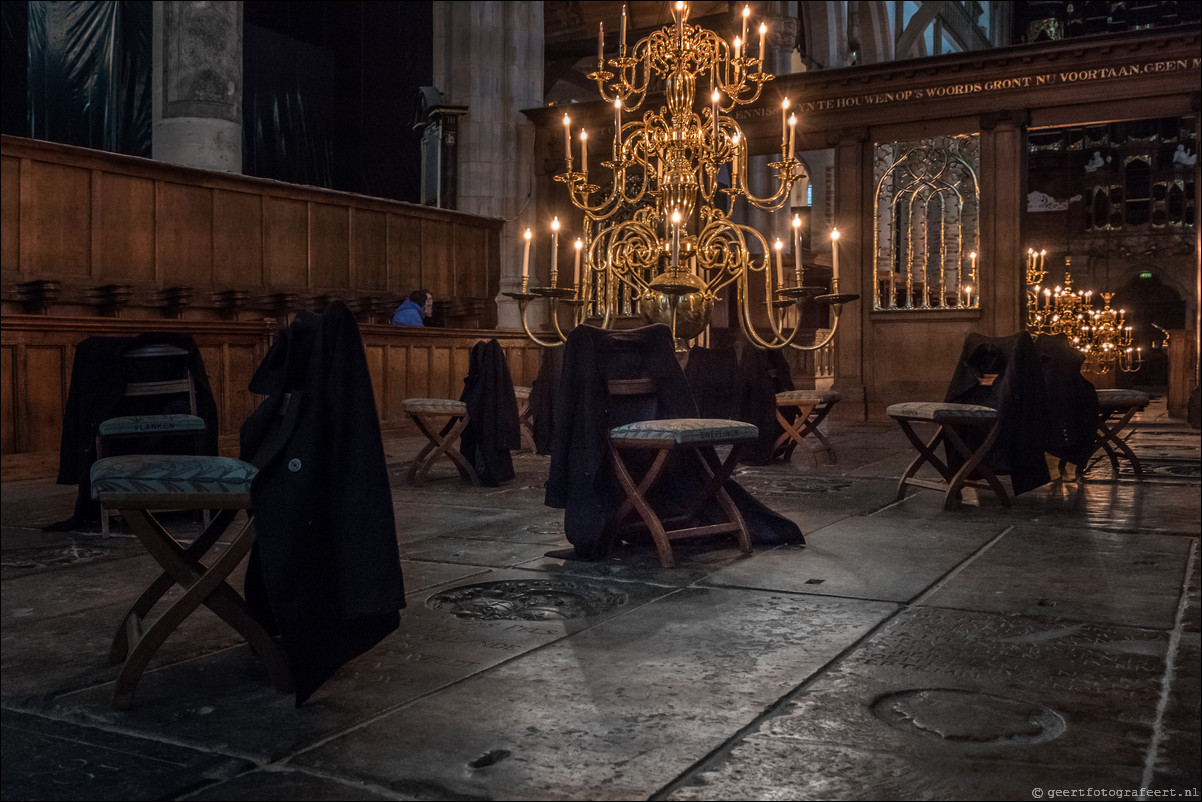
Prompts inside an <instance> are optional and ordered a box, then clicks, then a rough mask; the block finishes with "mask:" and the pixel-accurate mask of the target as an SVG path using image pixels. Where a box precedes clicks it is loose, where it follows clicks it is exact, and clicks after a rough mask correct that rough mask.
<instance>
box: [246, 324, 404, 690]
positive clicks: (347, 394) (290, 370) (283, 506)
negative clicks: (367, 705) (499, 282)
mask: <svg viewBox="0 0 1202 802" xmlns="http://www.w3.org/2000/svg"><path fill="white" fill-rule="evenodd" d="M250 390H251V392H254V393H258V394H260V395H265V396H267V397H266V398H265V399H264V400H263V402H262V403H261V404H260V405H259V407H258V408H257V409H256V410H255V411H254V412H253V413H252V414H251V416H250V417H249V418H248V419H247V420H246V423H245V424H243V426H242V432H241V440H242V459H244V460H247V461H249V462H252V463H254V464H255V465H256V466H257V467H258V468H259V474H258V476H256V477H255V480H254V483H253V485H252V486H251V503H252V506H253V509H254V514H255V520H256V525H257V527H258V537H257V539H256V540H255V544H254V547H253V549H252V551H251V557H250V562H249V564H248V566H247V571H246V601H247V603H248V604H249V605H250V607H251V609H252V610H253V611H254V612H255V614H256V615H257V616H258V617H259V619H260V620H261V621H263V622H264V623H265V624H266V625H267V627H268V631H272V632H273V633H275V634H278V635H279V636H280V638H281V641H282V643H283V647H284V651H285V653H286V654H287V655H288V661H289V663H290V665H291V667H292V674H293V679H294V680H295V683H296V704H297V705H298V706H300V705H301V704H303V703H304V702H305V700H306V699H308V698H309V696H310V695H311V694H312V693H313V692H314V691H316V690H317V689H318V688H319V687H320V686H321V685H322V684H323V683H324V682H325V681H326V680H327V679H329V678H330V677H331V676H333V675H334V673H335V672H336V671H338V669H339V668H341V667H342V666H343V665H344V664H345V663H347V662H348V661H349V660H351V659H353V658H355V657H356V656H358V655H360V654H362V653H364V652H366V651H367V650H368V649H370V648H372V647H373V646H374V645H376V644H377V643H378V642H379V641H380V640H382V639H383V638H384V637H386V636H387V635H388V634H389V633H391V632H392V631H394V630H395V629H396V628H397V627H398V626H399V623H400V615H399V610H400V609H401V608H403V607H404V606H405V589H404V582H403V579H402V576H401V564H400V555H399V552H398V549H397V542H396V525H395V522H394V516H393V509H392V489H391V486H390V483H389V479H388V468H387V465H386V464H385V458H384V444H383V441H382V440H381V436H380V423H379V418H378V417H377V414H376V404H375V396H374V395H373V393H372V385H371V376H370V375H369V374H368V369H367V360H366V358H365V356H364V352H363V343H362V340H361V339H360V335H359V327H358V324H357V323H356V322H355V318H354V315H352V314H351V312H350V310H349V309H347V307H346V305H345V304H343V303H342V302H341V301H337V302H335V303H332V304H330V306H328V307H327V308H326V309H325V311H323V312H322V313H321V314H320V315H319V314H315V313H313V312H308V311H304V312H301V313H299V314H298V315H297V316H296V319H295V321H294V322H293V323H292V324H291V325H290V326H288V327H287V328H286V329H283V330H282V331H281V332H280V334H279V337H278V339H277V340H276V342H275V344H274V345H273V346H272V347H271V350H270V351H268V353H267V356H266V357H265V358H264V360H263V362H262V364H260V365H259V368H258V370H257V371H256V372H255V375H254V377H253V378H252V379H251V383H250Z"/></svg>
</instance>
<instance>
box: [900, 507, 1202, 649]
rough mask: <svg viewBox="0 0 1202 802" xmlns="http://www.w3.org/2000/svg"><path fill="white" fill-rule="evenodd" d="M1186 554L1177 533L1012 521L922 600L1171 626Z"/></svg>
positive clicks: (943, 604)
mask: <svg viewBox="0 0 1202 802" xmlns="http://www.w3.org/2000/svg"><path fill="white" fill-rule="evenodd" d="M1189 552H1190V542H1189V541H1188V540H1186V539H1184V538H1180V537H1172V536H1166V535H1153V534H1148V533H1141V534H1138V535H1132V534H1113V533H1109V532H1083V531H1077V530H1063V529H1062V530H1057V531H1056V532H1055V533H1054V534H1049V533H1048V531H1047V530H1046V529H1043V528H1039V527H1029V526H1021V527H1015V528H1013V529H1011V530H1008V531H1007V532H1006V534H1005V536H1003V537H1002V538H1000V539H999V540H998V541H997V542H996V543H994V544H993V545H992V546H990V548H989V549H988V550H987V551H986V552H984V553H983V554H981V555H979V556H978V557H977V558H976V559H975V560H973V562H972V563H971V564H970V565H968V566H966V567H965V568H963V570H961V571H959V572H958V573H957V574H956V575H955V576H954V577H952V578H950V579H949V580H948V581H947V582H946V583H945V584H943V585H942V586H941V587H940V588H939V589H938V590H937V591H936V592H934V593H933V594H932V595H931V596H929V597H927V598H926V599H924V602H923V603H924V604H928V605H932V606H937V607H954V608H959V609H966V610H989V611H994V612H1004V613H1006V614H1015V613H1017V614H1023V615H1038V616H1048V617H1054V618H1071V619H1076V620H1080V621H1095V622H1101V623H1110V624H1122V625H1127V626H1141V627H1150V628H1156V629H1170V628H1172V626H1173V623H1174V620H1175V619H1176V616H1177V606H1178V602H1179V601H1180V598H1181V582H1182V581H1184V578H1185V577H1184V575H1183V573H1184V569H1185V567H1186V563H1187V558H1188V555H1189ZM1174 570H1176V571H1181V572H1182V575H1180V578H1179V580H1178V581H1177V582H1175V583H1174V582H1171V581H1168V582H1166V581H1165V580H1166V579H1169V578H1171V577H1172V575H1173V573H1174Z"/></svg>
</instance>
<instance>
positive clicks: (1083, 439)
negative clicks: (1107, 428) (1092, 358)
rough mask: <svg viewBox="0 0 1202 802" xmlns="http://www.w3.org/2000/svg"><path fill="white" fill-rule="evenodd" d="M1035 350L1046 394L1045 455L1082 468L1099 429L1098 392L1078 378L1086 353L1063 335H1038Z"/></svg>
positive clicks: (1082, 378) (1083, 378) (1091, 451)
mask: <svg viewBox="0 0 1202 802" xmlns="http://www.w3.org/2000/svg"><path fill="white" fill-rule="evenodd" d="M1035 350H1036V351H1037V352H1038V353H1039V361H1040V364H1041V365H1042V366H1043V380H1044V385H1045V386H1046V387H1047V392H1048V424H1049V428H1050V431H1049V437H1050V438H1051V439H1050V440H1049V441H1048V446H1047V450H1048V453H1049V454H1052V455H1054V456H1057V457H1059V458H1060V459H1062V460H1066V461H1067V462H1071V463H1073V464H1074V465H1078V466H1082V467H1083V466H1084V465H1085V462H1086V460H1088V459H1089V457H1090V455H1092V454H1093V450H1094V444H1095V441H1096V436H1097V427H1098V391H1097V390H1096V389H1095V388H1094V386H1093V382H1091V381H1090V380H1089V379H1087V378H1085V377H1084V376H1082V375H1081V366H1082V365H1084V364H1085V354H1083V353H1081V352H1080V351H1079V350H1077V349H1076V348H1074V347H1073V345H1072V343H1070V342H1069V340H1068V337H1066V336H1065V335H1063V334H1041V335H1039V336H1038V337H1036V338H1035Z"/></svg>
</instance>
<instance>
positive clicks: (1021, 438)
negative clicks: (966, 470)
mask: <svg viewBox="0 0 1202 802" xmlns="http://www.w3.org/2000/svg"><path fill="white" fill-rule="evenodd" d="M989 373H995V374H997V378H996V379H994V381H993V384H992V385H990V386H986V385H983V384H981V379H982V378H983V377H984V376H985V375H986V374H989ZM943 400H944V401H948V402H954V403H958V404H980V405H981V406H986V407H990V408H992V409H996V410H997V411H998V417H999V418H1000V419H1001V424H1000V425H1001V432H1000V434H999V436H998V441H997V444H996V445H995V446H994V447H993V450H992V452H991V453H990V454H989V456H988V457H987V464H988V465H989V466H990V468H992V469H993V471H994V472H995V473H997V474H999V475H1001V474H1008V475H1009V476H1010V485H1011V487H1012V489H1013V491H1014V494H1015V495H1019V494H1021V493H1025V492H1027V491H1028V490H1034V489H1035V488H1037V487H1040V486H1042V485H1045V484H1047V483H1048V482H1049V481H1051V475H1050V474H1049V473H1048V463H1047V459H1046V457H1045V456H1044V454H1045V452H1046V451H1047V448H1048V444H1049V443H1050V442H1051V437H1050V427H1049V426H1048V395H1047V388H1046V386H1045V384H1044V374H1043V366H1042V364H1041V363H1040V360H1039V354H1038V352H1037V351H1036V350H1035V342H1034V341H1033V340H1032V339H1031V335H1030V334H1028V333H1027V332H1025V331H1020V332H1018V333H1016V334H1011V335H1007V336H1004V337H987V336H985V335H984V334H969V335H968V336H967V337H966V338H965V339H964V345H963V347H962V348H961V351H960V360H959V362H958V363H957V365H956V370H955V373H954V374H953V375H952V380H951V383H950V384H949V385H948V388H947V394H946V395H945V396H944V399H943ZM975 445H976V443H972V442H970V443H969V446H970V447H973V446H975ZM948 460H949V463H950V467H951V468H952V470H957V469H958V468H959V466H960V465H961V464H962V463H963V460H962V459H960V457H959V456H958V455H956V454H954V453H952V451H951V450H950V449H949V450H948Z"/></svg>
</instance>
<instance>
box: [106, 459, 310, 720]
mask: <svg viewBox="0 0 1202 802" xmlns="http://www.w3.org/2000/svg"><path fill="white" fill-rule="evenodd" d="M256 473H257V470H256V469H255V467H254V466H253V465H251V464H250V463H247V462H243V461H241V460H237V459H231V458H229V457H213V456H170V455H162V456H160V455H130V456H117V457H105V458H103V459H100V460H97V461H96V462H95V463H93V465H92V471H91V487H92V497H93V498H94V499H96V500H97V501H98V502H99V503H100V507H101V509H106V510H111V511H115V512H120V513H121V515H122V517H123V518H124V519H125V520H126V522H127V523H128V525H129V527H130V529H132V530H133V532H134V534H135V535H136V536H137V538H138V540H139V541H140V542H141V543H142V545H143V546H144V547H145V548H146V550H147V552H149V553H150V555H151V556H152V557H153V558H154V559H155V561H156V562H157V563H158V564H159V566H160V567H161V568H162V569H163V573H161V574H160V575H159V576H158V577H157V578H156V579H155V580H154V581H153V582H151V584H150V585H149V586H148V587H147V588H146V589H145V590H144V591H143V592H142V594H141V595H140V596H139V597H138V599H137V600H136V601H135V602H134V603H133V605H131V606H130V608H129V610H128V611H127V612H126V614H125V616H124V617H123V618H122V620H121V624H120V626H119V627H118V628H117V633H116V635H115V636H114V637H113V644H112V648H111V650H110V652H109V660H110V662H113V663H121V671H120V673H119V674H118V675H117V682H116V687H115V688H114V690H113V700H112V705H113V707H114V708H116V709H118V710H124V709H126V708H128V707H129V706H130V704H131V703H132V702H133V697H134V690H135V689H136V688H137V685H138V681H139V680H140V679H141V677H142V673H143V671H145V669H146V666H147V665H148V663H149V662H150V659H151V657H152V656H153V655H154V653H155V652H156V651H158V649H159V647H160V646H162V645H163V642H164V641H165V640H166V639H167V637H168V636H169V635H170V634H171V633H172V632H174V631H175V630H176V629H177V628H178V627H179V625H180V624H181V623H183V621H184V620H185V619H186V618H187V617H188V616H189V615H191V614H192V613H193V612H194V611H195V610H197V609H198V608H199V607H200V606H201V605H204V606H205V607H208V608H209V609H210V610H212V611H213V612H214V613H216V614H217V615H218V616H219V617H220V618H221V619H222V620H223V621H225V622H226V623H227V624H229V625H230V626H231V627H233V628H234V629H235V630H236V631H237V632H238V633H239V634H241V635H242V637H244V638H246V641H247V643H248V644H250V647H251V649H252V650H254V652H255V653H256V654H257V655H258V656H259V658H260V659H261V660H262V661H263V664H264V666H265V667H266V669H267V673H268V675H269V676H270V678H271V680H272V683H273V684H274V685H275V687H276V689H277V690H279V691H280V692H288V691H291V690H292V679H291V673H290V671H289V668H288V663H287V660H286V658H285V657H284V655H283V653H282V652H281V651H280V649H279V647H278V646H277V645H276V643H275V641H274V640H273V639H272V637H271V636H270V635H269V634H268V633H267V631H266V630H265V629H264V628H263V626H262V625H261V624H260V623H259V622H258V621H257V620H256V619H255V617H254V615H253V614H252V613H251V611H250V609H249V608H248V607H247V605H246V602H245V601H244V600H243V599H242V597H241V596H239V595H238V592H237V591H235V590H234V589H233V588H232V587H231V586H230V585H229V584H228V583H227V582H226V580H227V579H228V578H229V576H230V574H231V573H232V572H233V570H234V569H235V568H236V567H237V565H238V564H239V563H240V562H241V561H242V559H243V558H244V557H245V556H246V554H247V553H248V552H249V551H250V548H251V545H252V544H253V543H254V539H255V521H254V516H253V515H252V514H251V513H250V485H251V481H252V480H253V479H254V477H255V475H256ZM199 509H208V510H213V511H214V512H215V513H216V514H215V515H214V516H213V519H212V521H211V522H210V523H209V524H208V526H206V527H205V529H204V531H203V532H201V534H200V536H199V537H197V539H196V540H194V541H193V542H192V543H191V544H190V545H184V544H183V543H181V542H180V541H179V540H177V539H176V538H175V537H174V536H173V535H172V534H171V533H170V532H168V531H167V530H166V529H165V528H163V526H162V524H161V523H159V521H158V520H157V519H156V517H155V513H156V512H162V511H166V510H199ZM240 510H246V511H247V518H246V522H245V524H244V525H243V526H242V527H241V529H239V530H238V531H237V532H235V534H234V535H233V537H232V538H230V539H229V541H228V545H227V546H226V548H225V550H224V551H223V552H222V553H221V554H220V555H219V556H217V557H216V558H215V559H213V560H212V562H211V563H210V564H209V565H205V564H204V563H202V562H201V560H202V558H204V557H205V556H206V555H207V554H208V553H209V551H210V550H211V549H212V548H213V546H214V545H216V543H217V542H218V540H219V538H220V537H221V535H222V534H223V532H224V531H225V529H226V527H227V526H228V524H229V523H230V521H231V520H232V519H233V518H234V517H235V516H236V515H237V514H238V512H239V511H240ZM175 585H179V586H180V587H182V588H183V589H184V592H183V595H181V596H180V597H179V598H177V599H176V600H175V601H173V602H172V603H171V604H170V605H169V606H168V607H167V608H166V609H165V610H163V612H162V613H160V614H159V615H158V617H157V618H155V620H154V621H153V623H151V624H150V625H149V626H147V625H146V622H147V616H148V615H149V614H150V612H151V611H152V610H153V609H154V607H155V605H156V604H157V603H158V602H159V601H160V600H161V599H162V598H163V596H164V595H165V594H166V593H167V592H168V591H169V590H171V588H172V587H174V586H175Z"/></svg>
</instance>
